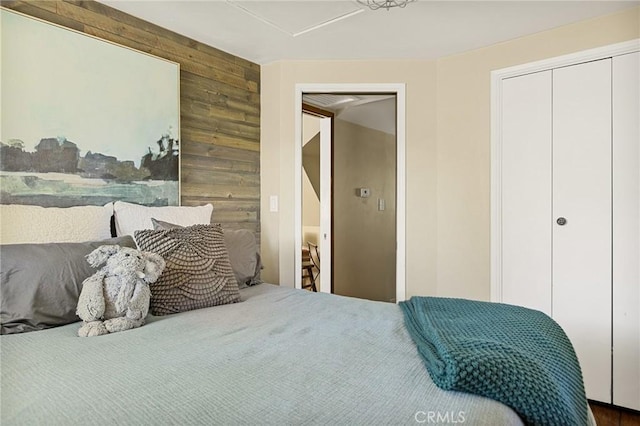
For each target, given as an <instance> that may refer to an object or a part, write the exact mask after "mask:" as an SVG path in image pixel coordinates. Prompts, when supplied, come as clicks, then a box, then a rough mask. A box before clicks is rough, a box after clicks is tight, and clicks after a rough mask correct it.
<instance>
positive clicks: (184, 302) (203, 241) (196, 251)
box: [135, 225, 240, 315]
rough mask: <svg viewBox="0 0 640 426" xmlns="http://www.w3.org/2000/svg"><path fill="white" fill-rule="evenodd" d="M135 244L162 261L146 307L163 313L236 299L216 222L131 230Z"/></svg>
mask: <svg viewBox="0 0 640 426" xmlns="http://www.w3.org/2000/svg"><path fill="white" fill-rule="evenodd" d="M135 240H136V243H137V244H138V248H139V249H140V250H144V251H150V252H152V253H157V254H159V255H160V256H162V258H163V259H164V260H165V262H166V267H165V269H164V271H163V272H162V275H161V276H160V278H159V279H158V280H157V281H156V282H155V283H152V284H151V285H150V289H151V303H150V310H151V313H152V314H153V315H167V314H173V313H177V312H183V311H189V310H192V309H200V308H205V307H209V306H216V305H225V304H227V303H235V302H239V301H240V292H239V291H238V284H237V282H236V279H235V277H234V275H233V270H232V269H231V263H230V262H229V254H228V253H227V248H226V247H225V244H224V237H223V232H222V228H221V227H220V225H193V226H188V227H185V228H176V229H169V230H163V231H152V230H142V231H135Z"/></svg>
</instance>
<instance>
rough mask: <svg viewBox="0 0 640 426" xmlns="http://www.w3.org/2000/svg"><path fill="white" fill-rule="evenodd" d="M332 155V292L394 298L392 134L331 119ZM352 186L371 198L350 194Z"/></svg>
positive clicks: (363, 296) (353, 192) (394, 231)
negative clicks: (364, 190)
mask: <svg viewBox="0 0 640 426" xmlns="http://www.w3.org/2000/svg"><path fill="white" fill-rule="evenodd" d="M333 157H334V172H333V176H334V192H333V201H334V211H335V214H334V218H333V219H334V221H333V249H334V252H333V257H334V261H333V273H334V275H333V284H334V287H333V288H334V293H335V294H340V295H343V296H353V297H359V298H362V299H370V300H379V301H383V302H389V301H391V300H393V299H395V297H396V267H395V266H396V257H395V241H396V206H395V198H396V191H395V190H396V175H395V170H396V138H395V136H394V135H390V134H387V133H383V132H381V131H378V130H373V129H369V128H367V127H362V126H359V125H357V124H353V123H349V122H347V121H344V120H340V119H337V120H335V124H334V144H333ZM356 188H369V189H370V190H371V196H370V197H367V198H361V197H358V196H356V191H355V190H356ZM379 198H380V199H384V200H385V204H386V206H385V210H383V211H379V210H378V199H379Z"/></svg>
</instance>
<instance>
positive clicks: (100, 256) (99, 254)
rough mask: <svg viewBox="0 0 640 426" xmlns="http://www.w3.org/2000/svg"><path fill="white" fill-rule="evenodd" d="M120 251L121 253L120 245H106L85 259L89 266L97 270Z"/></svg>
mask: <svg viewBox="0 0 640 426" xmlns="http://www.w3.org/2000/svg"><path fill="white" fill-rule="evenodd" d="M118 251H120V246H118V245H104V246H100V247H98V248H97V249H95V250H94V251H92V252H91V253H89V254H88V255H86V256H85V259H87V262H89V265H91V266H93V267H94V268H97V267H98V266H100V265H102V264H103V263H104V262H106V261H107V259H109V258H110V257H111V256H113V255H114V254H115V253H117V252H118Z"/></svg>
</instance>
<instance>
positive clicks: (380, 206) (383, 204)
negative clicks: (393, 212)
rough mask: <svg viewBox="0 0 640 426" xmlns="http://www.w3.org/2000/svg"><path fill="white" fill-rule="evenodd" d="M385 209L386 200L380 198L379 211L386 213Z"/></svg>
mask: <svg viewBox="0 0 640 426" xmlns="http://www.w3.org/2000/svg"><path fill="white" fill-rule="evenodd" d="M384 208H385V202H384V198H378V210H379V211H384Z"/></svg>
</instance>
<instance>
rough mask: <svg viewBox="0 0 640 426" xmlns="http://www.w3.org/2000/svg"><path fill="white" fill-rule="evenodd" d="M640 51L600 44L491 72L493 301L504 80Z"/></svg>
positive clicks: (631, 45)
mask: <svg viewBox="0 0 640 426" xmlns="http://www.w3.org/2000/svg"><path fill="white" fill-rule="evenodd" d="M637 51H640V39H635V40H630V41H626V42H622V43H616V44H612V45H609V46H603V47H598V48H595V49H590V50H585V51H582V52H577V53H572V54H569V55H563V56H558V57H554V58H550V59H544V60H542V61H537V62H531V63H528V64H523V65H517V66H514V67H510V68H504V69H500V70H495V71H492V72H491V301H493V302H500V301H501V300H502V130H501V129H502V120H501V117H502V82H503V80H504V79H507V78H511V77H517V76H520V75H524V74H530V73H535V72H539V71H547V70H551V69H554V68H560V67H565V66H570V65H576V64H579V63H583V62H589V61H595V60H599V59H605V58H610V57H613V56H618V55H624V54H628V53H633V52H637Z"/></svg>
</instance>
